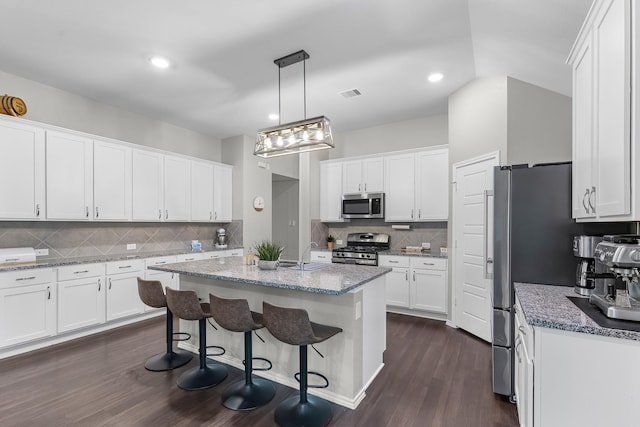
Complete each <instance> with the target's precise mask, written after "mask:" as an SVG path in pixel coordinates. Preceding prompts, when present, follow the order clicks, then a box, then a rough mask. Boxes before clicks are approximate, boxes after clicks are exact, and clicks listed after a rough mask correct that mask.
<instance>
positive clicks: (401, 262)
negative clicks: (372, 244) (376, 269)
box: [378, 255, 410, 268]
mask: <svg viewBox="0 0 640 427" xmlns="http://www.w3.org/2000/svg"><path fill="white" fill-rule="evenodd" d="M409 260H410V258H409V257H406V256H392V255H390V256H387V255H383V256H381V257H380V258H379V259H378V265H379V266H380V267H404V268H409Z"/></svg>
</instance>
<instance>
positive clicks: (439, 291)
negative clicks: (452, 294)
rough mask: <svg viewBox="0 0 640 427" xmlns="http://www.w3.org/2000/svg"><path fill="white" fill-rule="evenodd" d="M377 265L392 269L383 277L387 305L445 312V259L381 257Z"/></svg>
mask: <svg viewBox="0 0 640 427" xmlns="http://www.w3.org/2000/svg"><path fill="white" fill-rule="evenodd" d="M379 265H380V266H383V267H391V268H392V271H391V272H390V273H388V274H387V275H386V276H385V277H386V281H387V291H386V297H387V305H388V306H393V307H402V308H408V309H411V310H416V311H419V312H422V311H425V312H430V313H437V314H446V313H447V311H448V310H447V298H448V283H447V260H446V259H441V258H429V257H422V256H390V255H381V256H380V258H379Z"/></svg>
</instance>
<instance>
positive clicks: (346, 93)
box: [338, 89, 362, 98]
mask: <svg viewBox="0 0 640 427" xmlns="http://www.w3.org/2000/svg"><path fill="white" fill-rule="evenodd" d="M338 93H339V94H340V95H342V96H343V97H344V98H353V97H355V96H360V95H362V93H361V92H360V91H359V90H358V89H349V90H343V91H342V92H338Z"/></svg>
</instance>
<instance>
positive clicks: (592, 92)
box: [569, 0, 640, 221]
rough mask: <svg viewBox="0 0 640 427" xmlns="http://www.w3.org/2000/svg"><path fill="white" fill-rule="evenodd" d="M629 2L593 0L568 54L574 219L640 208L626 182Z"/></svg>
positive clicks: (607, 217) (619, 215)
mask: <svg viewBox="0 0 640 427" xmlns="http://www.w3.org/2000/svg"><path fill="white" fill-rule="evenodd" d="M630 3H631V2H630V1H629V0H599V1H596V2H595V3H594V4H593V6H592V8H591V10H590V12H589V15H588V16H587V20H586V22H585V25H584V26H583V28H582V32H581V33H580V34H579V36H578V40H577V41H576V43H575V45H574V48H573V50H572V52H571V55H570V57H569V63H570V64H571V65H572V67H573V78H574V84H573V115H574V121H573V138H574V140H573V199H572V200H573V208H572V210H573V216H574V217H575V218H579V219H588V220H591V221H594V220H595V221H598V220H602V221H612V220H633V219H637V218H638V216H639V213H640V212H639V210H638V206H637V204H638V197H637V196H635V195H634V194H633V193H634V190H635V189H634V188H633V187H634V185H635V182H634V183H632V181H631V176H632V169H634V168H635V167H636V166H637V165H638V163H639V162H638V153H632V150H631V147H632V140H631V129H632V126H635V125H636V121H635V120H633V121H632V99H634V98H635V96H636V88H635V87H634V88H633V92H632V86H634V85H632V82H631V76H632V70H633V68H634V64H632V57H631V48H632V46H633V45H635V43H633V42H632V40H631V26H632V25H635V24H636V21H637V20H636V19H633V20H632V16H631V9H630ZM636 13H637V12H636ZM634 78H637V77H635V76H634ZM632 154H633V156H632ZM634 200H635V202H634Z"/></svg>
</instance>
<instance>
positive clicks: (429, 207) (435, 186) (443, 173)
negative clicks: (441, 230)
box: [415, 149, 449, 221]
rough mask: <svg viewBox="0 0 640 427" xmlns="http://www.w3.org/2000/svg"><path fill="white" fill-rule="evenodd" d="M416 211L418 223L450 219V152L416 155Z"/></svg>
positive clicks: (440, 151)
mask: <svg viewBox="0 0 640 427" xmlns="http://www.w3.org/2000/svg"><path fill="white" fill-rule="evenodd" d="M415 166H416V169H415V174H416V176H415V185H416V186H415V209H416V211H417V217H416V218H415V219H416V220H417V221H447V219H448V217H449V150H448V149H439V150H428V151H422V152H420V153H416V163H415Z"/></svg>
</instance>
